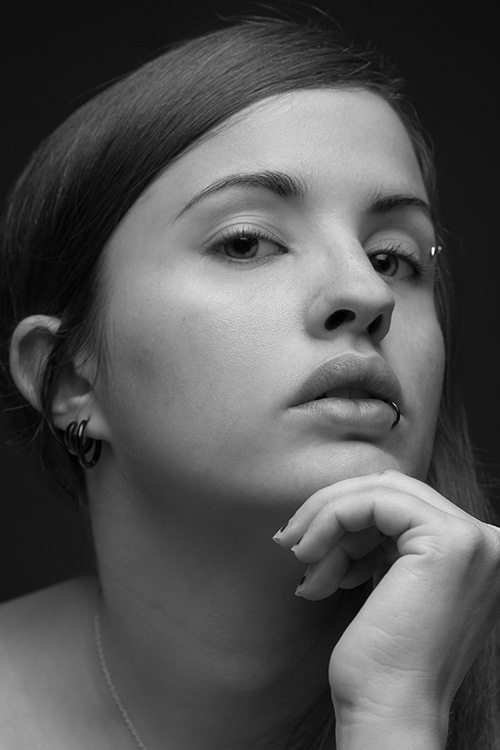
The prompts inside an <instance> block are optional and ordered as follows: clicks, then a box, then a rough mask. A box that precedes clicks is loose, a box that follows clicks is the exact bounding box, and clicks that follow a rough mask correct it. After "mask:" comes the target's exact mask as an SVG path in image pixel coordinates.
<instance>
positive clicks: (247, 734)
mask: <svg viewBox="0 0 500 750" xmlns="http://www.w3.org/2000/svg"><path fill="white" fill-rule="evenodd" d="M96 507H98V508H99V512H96V513H94V516H93V525H94V535H95V539H96V549H97V554H98V561H99V574H100V582H101V589H102V634H103V636H102V637H103V644H104V648H105V651H106V658H107V661H108V665H109V668H110V670H111V673H112V676H113V680H114V682H115V684H116V687H117V690H118V693H119V695H120V697H121V699H122V701H123V703H124V704H125V706H126V707H127V709H128V710H129V713H130V714H131V716H132V719H133V721H134V724H135V726H136V729H137V731H138V732H139V734H140V736H141V737H142V739H143V741H144V742H145V744H146V745H147V746H148V747H149V748H150V750H155V748H158V747H165V748H167V749H168V748H170V747H172V748H175V750H202V749H203V750H212V748H214V749H215V748H220V747H231V748H233V749H234V750H246V749H247V748H251V747H256V746H259V747H262V748H264V747H282V745H284V743H285V740H286V739H288V737H289V736H290V734H291V733H292V731H293V729H294V727H295V726H296V724H297V722H298V721H299V719H300V717H301V716H302V715H303V714H304V712H305V711H306V710H307V708H308V707H309V706H310V705H311V704H312V703H314V702H315V701H316V700H317V699H318V698H319V697H320V696H321V695H322V694H323V693H324V692H325V691H327V690H328V681H327V670H328V660H329V655H330V653H331V651H332V649H333V647H334V645H335V643H336V641H337V640H338V637H339V636H340V634H341V632H342V630H343V629H344V628H345V626H346V618H345V616H342V614H341V613H339V599H340V597H339V595H335V596H333V597H331V598H330V599H328V600H325V601H322V602H309V601H305V600H303V599H301V598H299V597H295V596H294V590H295V587H296V585H297V584H298V581H299V580H300V578H301V577H302V574H303V567H304V566H303V565H302V564H300V563H298V562H297V561H296V560H295V558H294V557H293V555H292V554H287V553H286V552H284V551H283V550H281V549H280V548H279V547H277V545H275V544H273V542H272V540H271V536H272V534H273V533H274V531H275V530H276V528H275V522H276V519H275V518H270V519H268V520H267V522H266V519H264V520H263V519H262V518H261V517H260V518H259V520H258V523H255V522H248V519H247V522H246V523H245V524H244V525H243V528H242V521H243V518H242V516H243V513H242V512H238V514H237V516H238V518H236V517H234V518H232V517H230V516H228V517H227V518H225V519H224V523H223V524H221V522H220V519H219V521H218V523H217V524H216V525H211V524H210V523H207V522H206V519H204V522H203V523H201V524H197V523H196V522H193V523H191V524H186V522H185V519H184V518H180V519H179V518H175V517H174V514H173V513H172V512H169V514H168V519H167V518H164V517H163V511H161V510H160V511H159V512H157V513H149V514H146V513H144V512H143V511H142V510H141V512H138V513H135V514H134V513H133V512H132V510H131V508H132V507H133V506H132V505H128V506H125V507H127V512H125V513H124V512H123V506H121V507H120V512H119V513H117V512H116V505H115V504H113V505H111V504H106V503H102V504H100V505H99V504H96ZM240 510H241V509H240ZM236 521H238V523H236ZM221 528H223V529H224V530H225V533H224V535H222V534H221Z"/></svg>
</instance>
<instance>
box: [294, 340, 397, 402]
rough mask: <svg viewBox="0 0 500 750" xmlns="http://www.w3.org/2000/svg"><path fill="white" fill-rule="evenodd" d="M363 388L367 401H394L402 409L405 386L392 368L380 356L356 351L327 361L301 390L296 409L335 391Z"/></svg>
mask: <svg viewBox="0 0 500 750" xmlns="http://www.w3.org/2000/svg"><path fill="white" fill-rule="evenodd" d="M346 387H351V388H359V389H362V390H364V391H366V392H367V393H368V394H369V396H367V398H377V399H380V400H382V401H394V402H395V403H396V404H397V405H398V406H399V407H400V408H401V399H402V392H401V384H400V382H399V380H398V378H397V376H396V374H395V372H394V371H393V370H392V369H391V367H390V366H389V365H388V364H387V362H386V361H385V360H384V359H383V358H382V357H380V356H378V355H372V356H368V357H367V356H364V355H361V354H357V353H355V352H352V353H351V352H350V353H345V354H339V355H337V356H335V357H331V358H330V359H327V360H326V362H323V363H322V364H321V365H319V367H317V368H316V370H314V372H312V373H311V375H309V377H308V378H306V380H305V381H304V382H303V383H302V386H301V387H300V388H299V391H298V393H297V397H296V399H295V400H294V404H293V405H294V406H299V405H300V404H304V403H306V402H308V401H314V400H315V399H317V398H319V397H320V396H322V395H323V394H325V393H326V391H331V390H333V389H334V388H346Z"/></svg>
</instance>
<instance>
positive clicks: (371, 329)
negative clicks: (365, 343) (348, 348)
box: [368, 315, 384, 336]
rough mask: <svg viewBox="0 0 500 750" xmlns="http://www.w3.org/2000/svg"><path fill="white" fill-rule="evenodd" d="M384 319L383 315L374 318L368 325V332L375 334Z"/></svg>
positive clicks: (371, 334)
mask: <svg viewBox="0 0 500 750" xmlns="http://www.w3.org/2000/svg"><path fill="white" fill-rule="evenodd" d="M383 319H384V317H383V315H377V317H376V318H375V320H372V322H371V323H370V325H369V326H368V333H369V334H370V336H373V335H375V334H376V333H377V331H379V330H380V327H381V325H382V321H383Z"/></svg>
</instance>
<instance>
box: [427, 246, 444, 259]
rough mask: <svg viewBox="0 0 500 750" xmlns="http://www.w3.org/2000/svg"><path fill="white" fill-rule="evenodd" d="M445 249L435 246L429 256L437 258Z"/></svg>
mask: <svg viewBox="0 0 500 750" xmlns="http://www.w3.org/2000/svg"><path fill="white" fill-rule="evenodd" d="M442 249H443V248H442V247H441V245H433V246H432V247H431V248H429V255H430V256H431V258H435V257H436V256H437V255H439V253H440V252H441V250H442Z"/></svg>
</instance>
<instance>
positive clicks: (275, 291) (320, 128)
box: [97, 90, 444, 508]
mask: <svg viewBox="0 0 500 750" xmlns="http://www.w3.org/2000/svg"><path fill="white" fill-rule="evenodd" d="M426 200H427V196H426V192H425V188H424V185H423V182H422V177H421V174H420V170H419V167H418V164H417V160H416V158H415V154H414V151H413V148H412V145H411V143H410V140H409V138H408V135H407V133H406V131H405V129H404V127H403V125H402V124H401V122H400V120H399V119H398V117H397V116H396V114H395V113H394V112H393V110H392V109H391V108H390V107H389V106H388V105H387V104H386V103H385V102H384V101H383V100H382V99H381V98H379V97H378V96H376V95H375V94H373V93H369V92H366V91H349V90H347V91H346V90H317V91H299V92H294V93H291V94H286V95H280V96H277V97H273V98H271V99H267V100H265V101H263V102H261V103H258V104H256V105H253V106H252V107H250V108H248V109H247V110H245V111H243V112H241V113H239V114H238V115H237V116H236V117H234V118H232V119H231V120H230V121H228V122H227V123H226V124H225V125H224V127H222V128H220V129H219V131H218V132H217V133H214V134H212V135H211V136H210V137H209V138H208V139H205V140H204V141H203V142H200V143H199V144H198V145H196V146H195V147H194V148H192V149H191V150H189V151H188V152H187V153H185V154H184V155H183V156H182V157H180V158H179V159H178V160H177V161H176V162H175V163H173V164H172V165H171V166H169V167H168V169H167V170H166V171H165V172H164V173H163V175H162V176H161V177H160V178H159V179H157V180H156V181H155V182H154V183H153V184H152V185H151V186H150V187H149V188H148V189H147V190H146V192H145V193H144V194H143V195H142V197H141V198H140V199H139V200H138V201H137V202H136V204H135V205H134V206H133V207H132V209H131V210H130V211H129V212H128V214H127V215H126V217H125V218H124V219H123V221H122V222H121V224H120V225H119V227H118V229H117V231H116V232H115V233H114V235H113V237H112V239H111V240H110V242H109V244H108V247H107V248H106V251H105V278H106V283H107V287H106V295H107V301H106V311H105V318H104V330H105V334H106V339H107V347H108V353H109V356H108V357H107V360H108V364H107V365H106V370H107V373H106V375H107V377H106V378H104V379H103V380H102V382H100V383H98V390H97V393H98V395H99V396H100V397H101V403H102V404H103V405H104V406H103V407H102V408H103V409H104V413H105V417H106V420H107V424H108V434H109V440H110V443H111V447H112V450H113V456H114V458H115V460H116V462H117V463H115V464H114V465H115V467H117V469H118V471H121V472H122V473H123V474H124V475H126V477H127V482H129V483H130V482H132V485H133V486H134V487H135V488H139V489H140V490H145V491H147V492H148V493H151V492H153V493H156V494H157V496H158V497H160V498H161V497H164V496H174V495H177V496H180V497H183V498H185V497H186V496H187V495H189V496H192V497H198V498H199V499H200V502H201V503H206V502H209V501H212V500H214V501H215V500H216V501H217V503H220V502H221V501H226V502H230V503H233V504H234V502H235V501H236V500H237V501H238V502H240V503H242V502H244V501H245V500H248V501H251V502H253V503H259V504H260V503H264V504H266V505H268V504H269V503H271V504H276V505H282V504H283V503H288V504H289V506H290V507H291V508H294V507H295V506H296V505H297V504H299V503H301V502H302V501H303V500H304V499H305V498H306V497H307V496H308V495H309V494H311V493H312V492H314V491H315V490H317V489H319V488H320V487H324V486H327V485H329V484H332V483H334V482H336V481H337V480H340V479H343V478H347V477H351V476H355V475H361V474H367V473H370V472H373V471H378V470H381V469H384V468H396V469H398V470H400V471H402V472H405V473H408V474H411V475H414V476H417V477H420V478H423V477H425V475H426V471H427V468H428V464H429V460H430V454H431V450H432V444H433V436H434V430H435V423H436V416H437V410H438V405H439V400H440V393H441V384H442V374H443V363H444V354H443V340H442V334H441V330H440V327H439V325H438V321H437V317H436V310H435V305H434V296H433V280H434V261H433V259H432V258H431V256H430V247H431V246H432V245H433V244H434V243H435V236H434V231H433V225H432V223H431V221H430V219H429V216H428V212H427V210H426ZM318 368H320V369H319V371H318ZM325 392H326V395H327V398H324V399H319V400H315V399H316V397H318V396H321V395H323V394H325ZM386 400H389V401H396V402H397V403H398V405H399V407H400V409H401V419H400V422H399V424H398V425H397V426H395V427H394V428H393V429H392V428H391V426H392V424H393V422H394V417H395V412H394V409H393V408H392V407H391V406H389V405H387V404H386V403H384V401H386Z"/></svg>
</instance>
